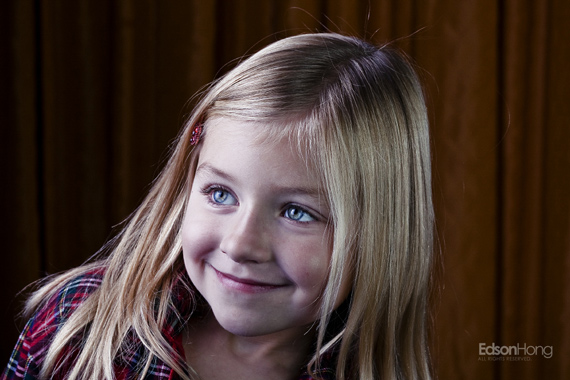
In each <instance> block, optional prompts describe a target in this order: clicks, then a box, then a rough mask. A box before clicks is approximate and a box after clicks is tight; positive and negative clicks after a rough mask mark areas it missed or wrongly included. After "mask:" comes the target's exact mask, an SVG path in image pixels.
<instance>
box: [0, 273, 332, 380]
mask: <svg viewBox="0 0 570 380" xmlns="http://www.w3.org/2000/svg"><path fill="white" fill-rule="evenodd" d="M103 275H104V273H103V271H102V270H99V271H97V270H94V271H91V272H87V273H85V274H83V275H81V276H79V277H77V278H75V279H73V280H72V281H70V282H69V283H68V284H67V285H65V286H63V287H62V289H61V290H60V291H59V292H58V293H57V294H56V295H55V296H54V297H52V299H50V300H49V301H48V302H47V303H46V305H45V306H44V307H42V308H41V309H40V310H39V311H38V312H37V313H36V314H35V315H34V316H33V317H32V318H31V319H30V320H29V321H28V323H27V324H26V327H25V328H24V330H23V331H22V333H21V335H20V338H19V339H18V343H17V344H16V347H15V349H14V351H13V353H12V356H11V357H10V361H9V362H8V366H7V368H6V370H5V371H4V373H3V374H2V377H1V378H0V380H10V379H25V380H33V379H38V378H39V372H40V369H41V366H42V363H43V361H44V359H45V356H46V353H47V350H48V348H49V345H50V342H51V341H52V339H53V337H54V336H55V334H56V333H57V332H58V330H59V329H60V328H61V326H62V325H63V324H64V323H65V321H66V320H67V319H68V318H69V317H70V315H71V314H72V313H73V311H74V310H75V309H77V307H78V306H79V305H81V304H82V303H83V301H84V300H85V299H86V298H87V297H88V296H89V295H90V294H91V293H93V292H94V291H95V290H97V289H98V288H99V285H101V281H102V280H103ZM185 291H186V290H184V289H182V287H177V288H175V291H174V292H173V297H172V305H173V308H175V309H176V311H177V312H171V313H170V317H169V318H167V321H168V323H167V325H166V326H165V328H164V329H163V335H164V337H165V338H166V340H167V341H168V342H169V343H170V344H171V346H172V348H173V349H174V351H175V352H177V353H178V354H179V355H180V357H181V358H183V357H184V349H183V346H182V330H183V327H184V326H183V323H181V321H183V320H185V319H187V318H188V317H189V315H190V312H191V305H188V304H189V302H188V300H189V299H191V298H190V297H188V294H185ZM177 315H179V316H181V317H182V318H180V317H178V316H177ZM185 317H186V318H185ZM77 339H81V337H78V338H76V340H75V341H74V342H71V344H69V346H68V347H67V348H66V350H65V354H66V355H68V356H70V357H72V358H73V357H75V356H76V355H77V352H76V351H74V347H77V345H76V344H74V343H78V340H77ZM127 339H129V343H135V344H128V345H126V346H128V347H130V351H128V352H121V354H120V355H119V357H117V358H116V360H115V378H116V379H117V380H127V379H135V378H139V377H140V371H141V367H142V365H141V364H144V363H142V361H143V359H142V358H144V357H145V348H144V346H143V345H142V344H141V343H140V341H139V340H138V338H137V337H136V335H135V334H130V335H129V336H128V337H127ZM327 367H328V366H327ZM69 369H70V366H69V365H67V366H62V367H61V368H60V369H58V371H57V372H56V373H54V374H53V377H52V378H53V379H64V378H66V377H67V375H68V371H69ZM333 372H334V371H332V370H330V369H328V368H324V369H323V370H322V372H321V374H322V376H323V379H324V380H332V379H334V373H333ZM145 379H146V380H165V379H180V376H179V375H178V374H177V373H176V372H174V370H173V369H172V368H170V367H169V366H168V365H167V364H166V363H164V362H163V361H162V360H160V359H159V358H157V357H155V358H154V360H153V362H152V364H151V366H150V368H149V370H148V372H147V374H146V376H145ZM310 379H312V377H311V376H309V375H308V374H306V373H305V374H303V375H301V376H300V378H299V380H310Z"/></svg>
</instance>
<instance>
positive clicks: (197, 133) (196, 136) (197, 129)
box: [190, 123, 203, 145]
mask: <svg viewBox="0 0 570 380" xmlns="http://www.w3.org/2000/svg"><path fill="white" fill-rule="evenodd" d="M202 128H203V125H202V123H197V124H196V125H194V128H192V135H191V137H190V145H198V143H199V142H200V137H201V136H202Z"/></svg>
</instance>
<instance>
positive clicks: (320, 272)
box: [182, 118, 348, 336]
mask: <svg viewBox="0 0 570 380" xmlns="http://www.w3.org/2000/svg"><path fill="white" fill-rule="evenodd" d="M206 128H207V137H206V138H205V139H204V141H203V142H202V144H203V145H202V146H201V152H200V158H199V161H198V166H197V170H196V175H195V178H194V182H193V184H192V189H191V194H190V199H189V202H188V210H187V212H186V216H185V219H184V224H183V229H182V242H183V250H184V262H185V265H186V270H187V271H188V274H189V276H190V278H191V280H192V282H193V284H194V285H195V286H196V288H197V289H198V291H199V292H200V293H201V294H202V296H203V297H204V298H205V299H206V300H207V302H208V303H209V305H210V306H211V308H212V311H213V313H214V316H215V317H216V319H217V321H218V322H219V324H220V325H221V326H222V327H223V328H224V329H225V330H227V331H229V332H231V333H233V334H236V335H241V336H260V335H266V334H271V333H275V332H282V331H283V332H284V331H289V332H295V333H299V334H301V333H304V332H305V331H306V330H307V325H308V324H310V323H311V322H313V321H314V320H315V319H316V318H317V314H318V307H319V296H320V295H321V293H322V291H323V289H324V286H325V283H326V278H327V275H328V272H329V268H328V265H329V261H330V255H331V240H332V231H331V227H330V226H329V225H328V224H327V221H328V219H329V217H330V215H329V212H330V211H329V209H328V206H327V203H326V200H325V197H324V196H323V195H322V193H321V192H320V189H319V182H318V180H317V178H318V177H317V176H316V174H315V173H314V172H313V171H312V170H311V169H310V168H309V167H308V165H307V164H306V163H304V162H303V160H302V159H301V158H300V157H299V156H298V155H296V154H295V153H294V150H293V149H292V146H291V145H290V143H289V142H288V141H282V142H279V143H272V142H267V141H265V142H263V140H264V139H263V137H264V134H265V133H266V132H264V128H267V127H266V126H262V125H260V124H256V123H252V122H239V121H233V120H230V119H225V118H217V119H213V120H209V121H208V125H207V127H206ZM341 293H342V294H341V297H339V298H341V299H339V300H338V301H337V304H338V303H340V301H342V299H344V298H345V297H346V294H347V293H348V289H345V291H343V292H341Z"/></svg>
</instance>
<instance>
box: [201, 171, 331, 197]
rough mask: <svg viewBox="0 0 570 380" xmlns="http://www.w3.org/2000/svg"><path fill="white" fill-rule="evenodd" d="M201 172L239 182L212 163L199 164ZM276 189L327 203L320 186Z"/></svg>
mask: <svg viewBox="0 0 570 380" xmlns="http://www.w3.org/2000/svg"><path fill="white" fill-rule="evenodd" d="M200 172H204V173H205V174H212V175H215V176H218V177H221V178H223V179H225V180H227V181H229V182H234V183H235V182H238V181H237V179H236V178H235V177H234V176H232V175H231V174H229V173H226V172H224V171H223V170H220V169H218V168H216V167H214V166H212V165H210V164H209V163H207V162H203V163H202V164H200V165H199V166H198V168H197V169H196V175H198V174H199V173H200ZM275 191H277V192H278V193H281V194H291V195H307V196H310V197H311V198H314V199H315V200H316V201H318V202H323V201H324V202H325V203H326V198H325V197H324V194H323V193H322V192H321V191H319V189H318V188H307V187H287V186H284V187H282V186H278V187H276V188H275Z"/></svg>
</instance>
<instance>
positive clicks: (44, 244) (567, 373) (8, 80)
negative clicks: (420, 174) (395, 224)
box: [0, 0, 570, 380]
mask: <svg viewBox="0 0 570 380" xmlns="http://www.w3.org/2000/svg"><path fill="white" fill-rule="evenodd" d="M568 20H570V2H568V1H566V0H548V1H533V2H522V1H519V0H498V1H491V0H464V1H454V0H370V1H368V0H366V1H365V0H354V1H349V0H304V1H301V0H298V1H293V0H282V1H264V0H258V1H254V0H249V1H246V0H218V1H214V0H193V1H183V0H178V1H159V0H154V1H153V0H144V1H140V0H136V1H135V0H116V1H112V0H106V1H95V0H91V1H89V0H78V1H63V0H50V1H48V0H46V1H40V0H36V1H32V0H30V1H26V0H21V1H18V0H10V1H3V2H2V3H1V5H0V43H1V51H0V65H1V66H0V89H1V93H0V96H1V98H0V105H1V107H2V108H1V110H0V131H1V135H0V144H1V146H0V159H1V161H0V162H1V163H2V168H3V171H2V176H1V178H2V186H1V189H2V193H1V194H2V196H1V197H0V199H1V202H0V207H1V209H0V217H1V228H0V231H1V235H0V242H1V243H2V251H1V252H2V253H1V255H2V256H1V257H2V271H3V274H2V277H3V278H2V281H1V284H2V288H1V299H0V300H1V304H2V307H1V308H0V309H1V311H0V321H1V322H2V326H3V328H2V333H1V334H2V335H0V355H1V356H0V357H2V358H4V359H1V360H2V362H4V363H5V362H6V361H7V360H8V356H9V353H10V351H11V348H12V347H13V345H14V343H15V342H16V338H17V334H18V330H19V329H20V328H21V327H22V324H23V322H24V321H23V320H21V319H16V317H15V316H16V313H17V312H18V311H19V310H21V306H22V302H23V299H24V297H23V296H22V295H20V296H16V294H17V293H18V292H19V291H20V290H21V289H22V288H23V287H24V286H25V285H26V284H29V283H30V282H32V281H34V280H36V279H38V278H40V277H42V276H44V275H45V274H46V273H54V272H58V271H62V270H65V269H68V268H70V267H73V266H77V265H79V264H81V263H82V262H83V261H84V260H86V259H87V258H88V257H90V256H91V255H92V254H93V253H95V252H96V251H97V249H98V248H99V247H100V246H101V245H102V244H103V243H104V242H105V241H106V240H107V239H108V238H109V236H111V234H112V226H114V225H117V224H118V223H120V222H121V221H122V220H124V219H125V218H126V217H127V216H128V215H129V213H130V212H132V211H133V210H134V208H135V207H136V206H137V204H138V203H139V202H140V201H141V199H142V197H143V196H144V194H145V192H146V191H147V190H148V184H149V183H150V182H151V181H152V179H153V177H154V176H155V175H156V174H157V173H158V171H159V170H160V167H161V162H163V160H164V158H165V156H166V154H167V151H168V146H169V144H170V143H171V141H172V139H173V138H174V137H175V135H176V133H177V132H178V130H179V128H180V126H181V125H182V123H183V121H184V118H185V115H187V113H188V112H190V110H191V102H190V103H187V101H188V99H189V98H190V97H191V96H192V94H194V93H195V92H196V91H198V90H199V89H200V88H201V87H202V86H203V85H205V84H206V83H208V82H209V81H210V80H212V79H213V78H214V77H216V76H217V75H220V74H221V73H223V72H225V71H226V70H228V69H229V68H231V67H233V65H234V64H235V60H236V59H238V58H239V57H241V56H242V55H243V54H246V53H251V52H254V51H256V50H258V49H259V48H261V47H262V46H264V45H266V44H268V43H270V42H272V41H274V40H276V39H278V38H280V37H283V36H286V35H292V34H297V33H301V32H306V31H317V30H318V31H323V30H332V31H341V32H343V33H348V34H353V35H357V36H361V37H365V38H368V39H370V40H372V41H374V42H376V43H383V42H386V41H391V40H394V39H399V40H398V42H397V45H398V46H400V47H401V48H402V49H404V50H405V51H406V52H407V53H408V54H409V55H411V56H412V57H413V58H414V60H415V61H416V62H417V63H418V65H419V66H420V67H422V70H421V72H420V75H421V76H422V78H423V81H424V83H425V86H426V92H427V94H428V98H429V108H430V113H431V114H430V117H431V123H432V136H433V144H432V145H433V162H434V186H435V202H436V212H437V224H438V237H439V243H440V249H441V255H439V254H438V268H439V270H438V274H437V278H438V281H439V282H438V286H437V288H436V290H435V291H434V305H435V308H434V320H435V325H436V332H435V333H434V334H433V337H432V338H433V339H432V342H433V347H434V349H433V357H434V362H435V365H436V367H437V368H438V373H439V377H440V378H441V379H457V378H460V379H473V380H476V379H477V380H479V379H494V380H500V379H502V380H506V379H509V380H510V379H513V380H514V379H538V378H545V379H568V378H570V361H569V360H568V358H569V357H570V324H569V323H568V322H567V321H569V320H570V276H568V275H567V273H568V269H569V268H570V200H569V194H570V180H569V174H568V173H569V172H570V131H569V128H570V113H569V110H568V108H569V107H570V106H569V103H568V95H570V94H569V90H570V78H569V70H568V65H569V63H570V50H569V49H568V41H570V31H569V28H568V25H567V24H568ZM228 62H230V63H229V64H228ZM480 343H484V344H486V345H490V344H492V343H495V344H496V345H516V344H521V345H522V344H525V343H526V344H527V345H533V346H537V345H542V346H552V347H553V353H554V355H553V357H552V358H551V359H545V358H542V357H540V356H532V357H531V360H530V361H482V360H480V359H481V357H480V356H479V344H480Z"/></svg>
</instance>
